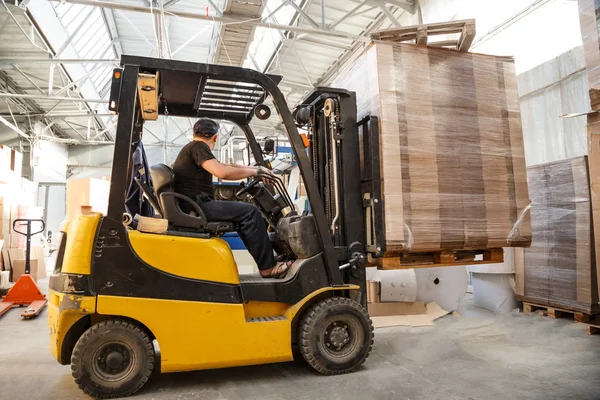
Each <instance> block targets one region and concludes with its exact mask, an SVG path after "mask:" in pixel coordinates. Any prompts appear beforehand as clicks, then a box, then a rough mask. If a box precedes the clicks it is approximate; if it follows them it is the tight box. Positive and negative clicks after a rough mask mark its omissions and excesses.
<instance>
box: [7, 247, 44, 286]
mask: <svg viewBox="0 0 600 400" xmlns="http://www.w3.org/2000/svg"><path fill="white" fill-rule="evenodd" d="M25 253H26V251H25V249H20V248H8V249H4V250H3V251H2V255H3V258H4V264H5V267H6V266H9V268H5V269H6V270H10V271H11V272H12V274H11V277H12V278H11V279H12V282H15V281H16V280H17V279H18V277H19V276H21V275H22V274H23V273H24V272H25V255H26V254H25ZM7 260H8V263H7ZM30 261H31V272H30V273H31V276H32V277H33V279H34V280H36V281H37V280H38V279H43V278H46V276H47V274H46V262H45V258H44V249H43V248H42V247H39V246H34V247H32V248H31V255H30Z"/></svg>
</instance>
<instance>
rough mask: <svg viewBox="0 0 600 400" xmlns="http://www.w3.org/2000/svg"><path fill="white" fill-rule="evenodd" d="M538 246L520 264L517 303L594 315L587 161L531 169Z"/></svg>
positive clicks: (595, 293) (534, 244)
mask: <svg viewBox="0 0 600 400" xmlns="http://www.w3.org/2000/svg"><path fill="white" fill-rule="evenodd" d="M527 171H528V174H529V191H530V196H531V202H532V203H531V221H532V229H533V241H532V244H531V247H530V248H528V249H525V250H524V259H523V260H522V261H521V262H522V265H520V261H519V259H518V258H517V259H516V264H517V266H516V269H517V289H516V293H517V295H518V298H519V299H520V300H523V301H529V302H533V303H536V304H542V305H549V306H554V307H565V308H569V309H572V310H574V311H581V312H587V313H590V312H593V311H594V310H595V309H597V308H598V307H597V304H598V283H597V280H596V265H595V257H596V255H595V249H594V244H593V240H592V234H591V232H592V220H591V204H590V187H589V183H588V182H589V181H588V178H589V175H588V164H587V157H576V158H572V159H569V160H563V161H556V162H552V163H547V164H541V165H535V166H532V167H529V168H528V169H527Z"/></svg>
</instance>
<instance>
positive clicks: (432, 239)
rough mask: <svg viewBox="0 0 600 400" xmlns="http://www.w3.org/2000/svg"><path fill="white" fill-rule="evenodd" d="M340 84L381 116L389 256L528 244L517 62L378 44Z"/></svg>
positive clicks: (361, 110) (364, 110) (363, 108)
mask: <svg viewBox="0 0 600 400" xmlns="http://www.w3.org/2000/svg"><path fill="white" fill-rule="evenodd" d="M332 86H333V87H342V88H345V89H348V90H352V91H354V92H356V94H357V103H358V104H357V106H358V114H359V116H358V118H359V120H360V119H361V118H363V117H365V116H368V115H375V116H378V117H379V121H380V135H379V148H380V149H381V150H380V157H381V161H380V166H381V177H382V179H381V180H382V182H381V185H382V190H381V191H382V199H383V202H384V214H385V215H384V225H385V229H384V231H385V246H386V253H385V255H386V256H387V255H388V254H389V255H390V256H393V255H394V254H396V253H397V252H403V251H411V252H429V251H437V250H442V249H454V250H461V249H488V248H499V247H511V246H512V247H519V246H528V245H529V243H530V241H531V225H530V220H529V214H528V212H527V208H528V205H529V198H528V192H527V178H526V168H525V159H524V150H523V136H522V131H521V120H520V112H519V100H518V94H517V84H516V77H515V72H514V63H513V60H512V59H511V58H506V57H494V56H487V55H480V54H471V53H464V52H459V51H454V50H448V49H440V48H434V47H427V46H417V45H413V44H398V43H395V44H391V43H380V42H377V43H373V44H371V45H370V46H369V47H368V48H367V49H366V50H365V52H364V53H363V54H362V55H361V56H360V57H359V58H358V59H356V60H355V62H354V63H353V64H352V65H351V66H350V67H349V68H347V69H346V70H345V71H343V72H342V73H341V74H340V75H339V76H338V78H337V79H336V80H335V81H334V82H333V83H332Z"/></svg>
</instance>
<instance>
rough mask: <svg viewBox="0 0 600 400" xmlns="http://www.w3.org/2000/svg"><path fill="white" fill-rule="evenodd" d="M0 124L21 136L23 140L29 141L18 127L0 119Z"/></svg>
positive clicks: (27, 136)
mask: <svg viewBox="0 0 600 400" xmlns="http://www.w3.org/2000/svg"><path fill="white" fill-rule="evenodd" d="M0 122H1V123H3V124H4V125H6V126H8V127H9V128H10V129H12V130H13V131H15V132H16V133H18V134H19V135H20V136H23V137H24V138H25V139H30V137H29V135H27V134H26V133H25V132H23V131H22V130H21V129H19V127H18V126H16V125H13V124H11V123H10V122H8V121H7V120H5V119H4V118H2V117H0Z"/></svg>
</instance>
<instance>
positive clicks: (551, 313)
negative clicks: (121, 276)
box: [523, 302, 595, 323]
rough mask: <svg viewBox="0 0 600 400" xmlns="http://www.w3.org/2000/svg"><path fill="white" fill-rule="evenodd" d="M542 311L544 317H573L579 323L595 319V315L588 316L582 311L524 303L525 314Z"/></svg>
mask: <svg viewBox="0 0 600 400" xmlns="http://www.w3.org/2000/svg"><path fill="white" fill-rule="evenodd" d="M538 310H539V311H541V312H542V314H543V315H545V316H547V317H550V318H559V317H566V316H572V317H573V319H574V320H575V321H577V322H586V323H587V322H590V321H592V320H594V319H595V316H594V315H593V314H587V313H584V312H580V311H573V310H568V309H566V308H556V307H550V306H544V305H540V304H533V303H525V302H524V303H523V314H531V313H532V312H535V311H538Z"/></svg>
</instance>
